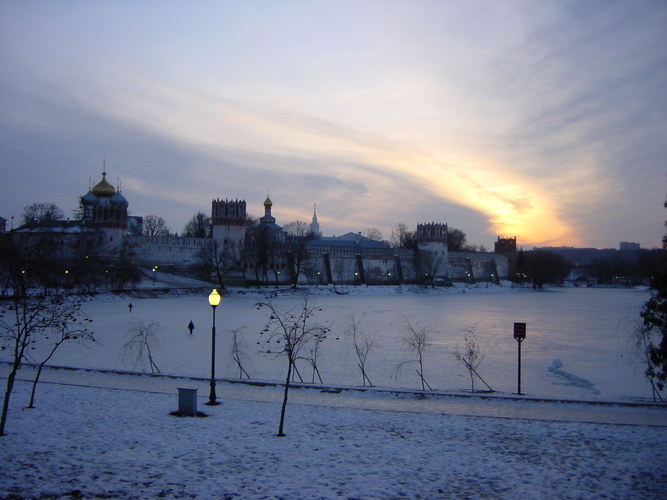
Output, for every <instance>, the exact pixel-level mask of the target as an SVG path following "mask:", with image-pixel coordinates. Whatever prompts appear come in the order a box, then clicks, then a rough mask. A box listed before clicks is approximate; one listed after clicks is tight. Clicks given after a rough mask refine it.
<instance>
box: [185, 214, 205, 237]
mask: <svg viewBox="0 0 667 500" xmlns="http://www.w3.org/2000/svg"><path fill="white" fill-rule="evenodd" d="M210 235H211V224H210V222H209V218H208V216H207V215H206V214H205V213H204V212H197V213H196V214H195V215H193V216H192V219H190V220H189V221H188V223H187V224H186V225H185V227H184V228H183V232H182V233H181V236H188V237H190V238H207V237H208V236H210Z"/></svg>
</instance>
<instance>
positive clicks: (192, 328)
mask: <svg viewBox="0 0 667 500" xmlns="http://www.w3.org/2000/svg"><path fill="white" fill-rule="evenodd" d="M194 329H195V324H194V323H193V322H192V321H190V323H188V330H190V335H192V330H194Z"/></svg>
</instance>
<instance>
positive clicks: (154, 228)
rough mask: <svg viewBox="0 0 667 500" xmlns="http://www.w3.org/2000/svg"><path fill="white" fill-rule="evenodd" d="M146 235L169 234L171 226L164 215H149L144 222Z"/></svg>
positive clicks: (144, 233)
mask: <svg viewBox="0 0 667 500" xmlns="http://www.w3.org/2000/svg"><path fill="white" fill-rule="evenodd" d="M143 235H144V236H169V228H168V227H167V223H166V222H165V221H164V219H163V218H162V217H158V216H157V215H147V216H146V217H144V223H143Z"/></svg>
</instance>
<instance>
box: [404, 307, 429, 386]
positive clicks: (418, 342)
mask: <svg viewBox="0 0 667 500" xmlns="http://www.w3.org/2000/svg"><path fill="white" fill-rule="evenodd" d="M405 322H406V335H405V337H404V339H403V342H404V343H405V346H406V347H407V349H408V350H409V351H411V352H412V353H413V354H414V355H415V356H417V359H410V360H407V361H403V362H402V363H401V364H400V365H399V367H398V370H399V372H400V370H401V368H402V367H403V366H404V365H406V364H409V363H414V362H416V363H417V364H418V368H417V370H415V371H416V372H417V375H419V379H420V380H421V384H422V391H425V390H426V387H428V388H429V389H430V390H433V389H432V387H431V386H430V385H429V383H428V382H427V381H426V378H425V377H424V354H425V353H426V351H427V350H428V349H429V348H430V347H431V345H432V344H431V343H430V342H429V330H428V328H426V327H425V326H421V325H419V324H415V325H413V324H412V323H411V322H410V320H409V319H407V318H406V320H405Z"/></svg>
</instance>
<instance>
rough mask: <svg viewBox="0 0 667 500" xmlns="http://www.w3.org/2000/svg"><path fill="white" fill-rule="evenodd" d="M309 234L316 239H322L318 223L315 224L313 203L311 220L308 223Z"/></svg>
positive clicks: (315, 210) (315, 208)
mask: <svg viewBox="0 0 667 500" xmlns="http://www.w3.org/2000/svg"><path fill="white" fill-rule="evenodd" d="M310 232H311V233H312V234H313V235H315V237H316V238H320V237H322V233H321V232H320V223H319V222H317V204H316V203H313V220H312V221H311V222H310Z"/></svg>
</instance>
